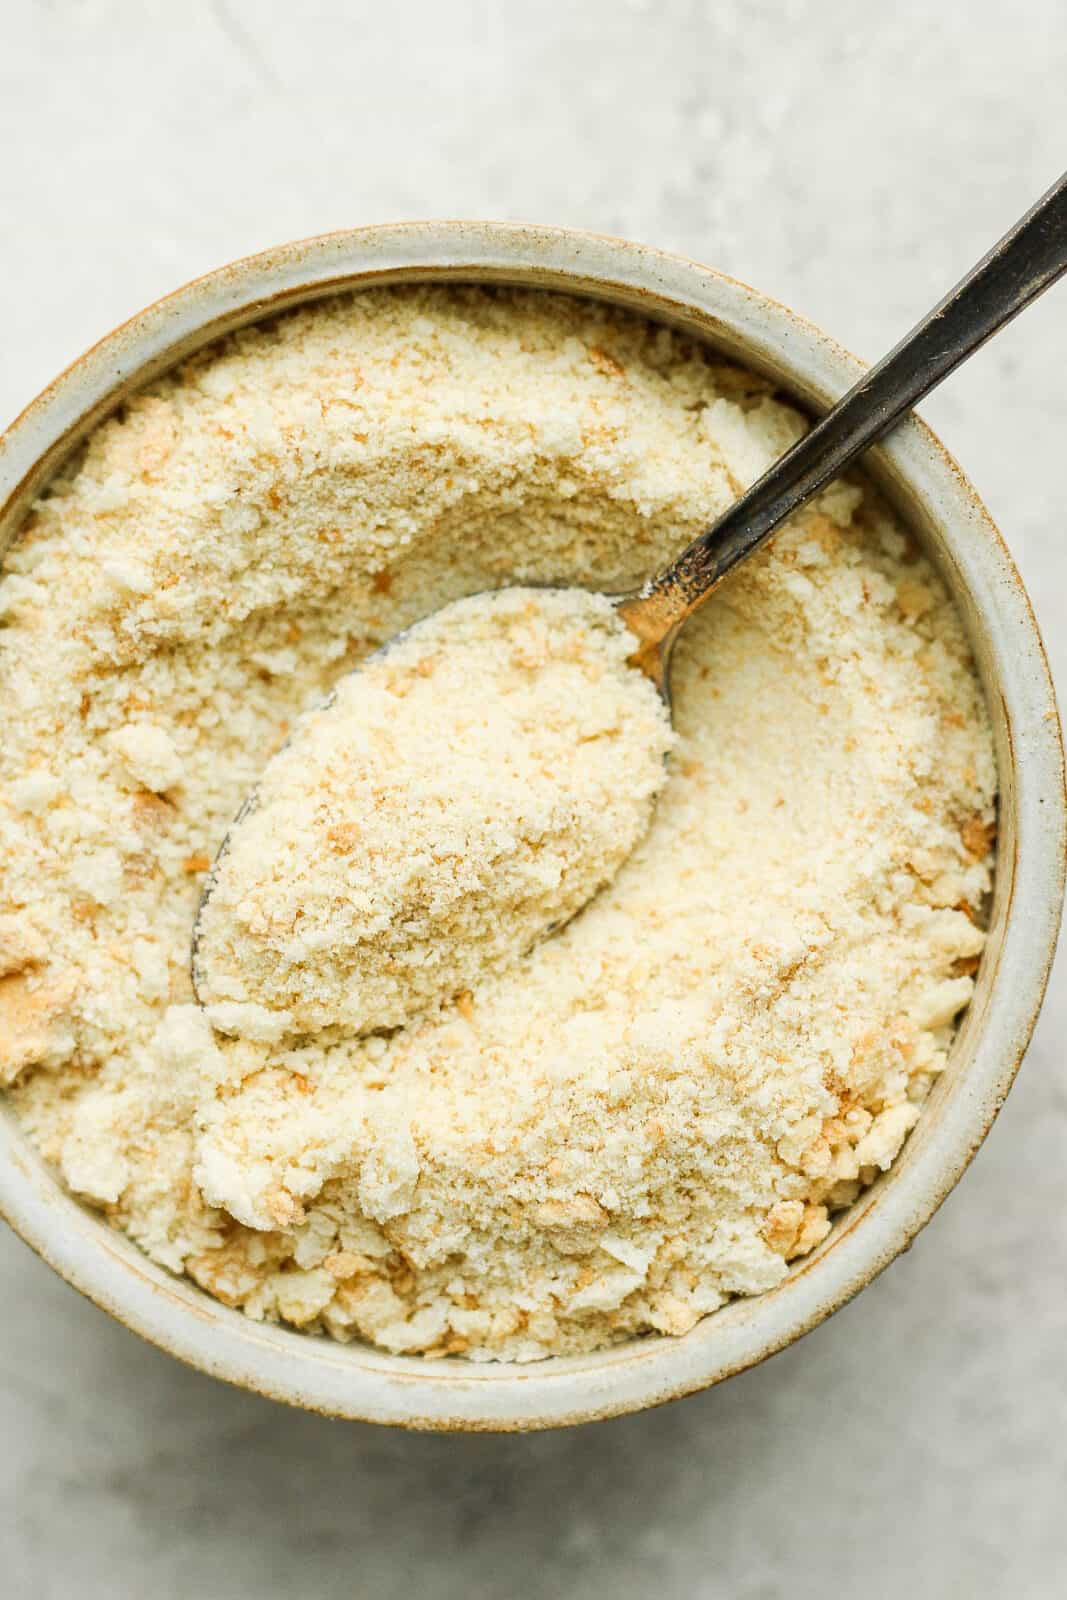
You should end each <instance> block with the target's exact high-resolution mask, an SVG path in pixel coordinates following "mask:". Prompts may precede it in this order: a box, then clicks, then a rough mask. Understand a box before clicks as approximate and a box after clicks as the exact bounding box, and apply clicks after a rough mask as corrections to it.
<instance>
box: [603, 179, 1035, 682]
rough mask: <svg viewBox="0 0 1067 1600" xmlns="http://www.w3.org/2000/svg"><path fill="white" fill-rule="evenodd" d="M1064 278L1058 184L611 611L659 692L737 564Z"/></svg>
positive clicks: (636, 659) (638, 660)
mask: <svg viewBox="0 0 1067 1600" xmlns="http://www.w3.org/2000/svg"><path fill="white" fill-rule="evenodd" d="M1064 271H1067V173H1065V174H1064V175H1063V176H1062V177H1061V178H1060V179H1059V181H1058V182H1057V183H1055V184H1053V186H1052V188H1051V189H1049V191H1048V193H1047V194H1045V195H1043V196H1042V197H1041V199H1040V200H1038V202H1037V203H1036V205H1034V206H1032V207H1031V208H1030V210H1029V211H1028V212H1027V213H1026V215H1025V216H1023V217H1021V218H1020V220H1019V221H1018V222H1017V223H1016V224H1015V226H1014V227H1013V228H1012V229H1010V231H1009V232H1008V233H1006V234H1005V235H1004V237H1003V239H1001V241H1000V243H999V244H996V245H994V246H993V248H992V250H990V251H989V253H988V255H985V256H983V257H982V259H981V261H979V262H978V264H977V266H975V267H973V268H972V269H971V271H970V272H969V273H968V274H967V276H966V277H965V278H963V279H962V280H961V282H960V283H958V284H957V285H956V287H955V288H954V289H952V290H950V291H949V293H948V294H947V295H946V296H945V298H944V299H943V300H941V301H940V302H939V303H938V304H937V305H936V306H935V307H934V309H933V310H932V311H931V312H929V313H928V315H927V316H925V317H924V318H923V320H922V321H921V322H920V323H918V324H917V326H916V327H914V328H913V329H912V330H911V332H910V333H909V334H907V335H906V337H905V338H903V339H902V340H901V341H900V343H899V344H898V345H896V346H895V348H894V349H892V350H891V351H890V352H889V354H888V355H887V356H883V358H882V360H881V361H879V363H878V365H877V366H876V367H872V368H871V370H870V371H869V372H867V373H865V374H864V376H863V377H862V378H860V379H859V381H858V382H857V383H856V384H854V385H853V387H852V388H851V389H850V390H849V391H848V393H847V394H845V395H844V396H843V398H842V399H840V400H839V401H838V402H837V404H836V405H835V406H834V407H833V409H832V410H831V411H829V412H827V414H826V416H824V417H823V418H822V420H821V421H820V422H817V423H816V424H815V426H814V427H813V428H812V429H811V431H810V432H809V433H807V434H805V436H804V437H803V438H802V439H801V440H799V441H798V443H796V444H795V445H793V447H792V448H791V449H790V450H787V451H786V453H785V455H783V456H781V457H780V458H779V460H778V461H776V462H775V463H774V465H773V466H772V467H770V468H769V469H768V471H767V472H765V473H764V475H763V477H762V478H760V479H759V480H758V481H757V482H756V483H754V484H753V485H752V487H751V488H750V489H748V490H747V491H746V492H745V493H744V494H743V495H742V496H741V498H740V499H739V500H737V501H736V502H735V503H734V504H733V505H732V506H731V507H730V508H729V510H728V511H726V512H724V514H723V515H722V516H721V517H720V518H719V519H718V521H717V522H715V523H713V524H712V526H711V527H710V528H708V529H707V530H706V532H704V533H702V534H700V535H699V537H698V538H696V539H694V540H693V543H692V544H691V545H689V546H688V547H687V548H686V549H685V550H683V552H682V554H681V555H680V556H679V557H678V559H677V560H676V561H674V562H672V564H671V565H670V566H669V567H668V568H667V569H666V570H665V571H664V572H661V573H660V574H659V576H658V577H656V578H653V579H651V581H650V582H649V583H648V584H646V586H645V587H644V589H642V590H641V592H640V593H639V594H637V595H634V596H632V597H631V598H629V599H627V600H624V601H623V602H622V603H621V604H620V606H619V611H620V613H621V615H622V616H623V617H624V618H625V620H626V622H627V624H628V626H629V627H630V628H631V630H632V631H633V632H634V633H636V634H637V636H638V638H640V639H641V641H642V645H641V649H640V650H639V651H638V652H637V654H636V655H635V657H634V664H635V665H637V666H640V667H641V668H642V670H644V671H646V672H647V673H648V675H649V676H650V677H651V678H653V679H654V680H655V681H656V682H657V683H659V685H660V687H661V688H662V687H663V686H664V683H665V677H666V672H665V668H666V655H667V653H668V651H669V648H670V645H671V643H672V642H673V639H674V635H675V634H676V633H677V631H678V629H679V628H680V627H681V625H682V623H683V622H684V621H685V619H686V617H688V616H689V615H690V614H691V613H692V612H693V611H695V610H696V608H697V606H698V605H700V603H701V602H702V601H703V600H706V599H707V597H708V595H710V594H711V592H712V591H713V590H714V589H715V588H716V587H717V586H718V585H719V584H720V583H721V582H722V580H723V578H724V577H725V576H726V574H727V573H728V572H730V571H731V569H732V568H733V567H735V566H736V565H737V563H738V562H739V561H743V560H744V559H745V557H746V556H748V555H750V554H751V553H752V551H753V550H756V549H758V548H759V546H760V545H761V544H762V543H763V542H764V540H765V539H767V538H768V537H769V535H770V534H771V533H773V532H774V530H775V528H777V527H778V525H779V523H781V522H782V521H783V520H784V519H785V518H786V517H788V516H789V514H790V513H791V512H793V511H795V510H796V509H797V507H798V506H801V505H803V504H804V502H805V501H806V500H808V499H810V498H811V496H812V495H813V494H816V493H817V492H818V490H819V489H821V488H822V487H823V486H824V485H825V484H826V483H828V482H829V481H830V479H831V478H834V477H836V476H837V474H838V473H840V472H841V471H843V470H844V468H845V467H847V466H848V465H849V463H850V462H852V461H854V460H855V458H856V457H857V456H858V455H859V454H860V453H861V452H862V451H864V450H866V448H867V446H868V445H870V444H873V443H874V441H875V440H876V439H879V438H881V436H882V435H883V434H884V433H886V432H888V430H889V429H890V428H891V427H892V426H893V424H894V423H895V422H896V421H897V419H898V418H899V417H900V415H901V413H902V412H904V411H907V410H908V408H909V407H910V406H912V405H914V404H915V402H916V401H917V400H920V399H922V397H923V395H925V394H929V392H930V390H931V389H933V388H934V387H935V386H936V385H937V384H939V383H940V382H941V380H942V378H946V377H947V376H948V374H949V373H950V372H951V371H952V370H953V369H954V368H955V367H958V366H959V365H960V363H961V362H962V361H965V360H966V359H967V357H968V356H969V355H970V354H971V353H972V351H974V350H977V349H978V347H979V346H980V345H982V344H984V343H985V341H986V340H987V339H989V338H991V337H992V335H993V334H994V333H996V332H997V330H998V329H999V328H1002V327H1003V326H1004V324H1005V323H1006V322H1009V321H1010V320H1011V318H1012V317H1014V316H1017V315H1018V313H1019V312H1020V311H1022V310H1023V308H1024V307H1025V306H1028V305H1029V304H1030V302H1031V300H1035V299H1036V298H1037V296H1038V295H1039V294H1041V293H1042V292H1043V291H1044V290H1045V289H1047V288H1048V287H1049V286H1050V284H1053V283H1055V281H1056V279H1057V278H1058V277H1059V276H1060V275H1061V273H1063V272H1064Z"/></svg>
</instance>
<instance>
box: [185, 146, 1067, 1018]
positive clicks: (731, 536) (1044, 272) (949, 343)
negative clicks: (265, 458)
mask: <svg viewBox="0 0 1067 1600" xmlns="http://www.w3.org/2000/svg"><path fill="white" fill-rule="evenodd" d="M1065 270H1067V174H1065V175H1064V177H1062V178H1061V179H1060V180H1059V182H1058V183H1056V184H1055V185H1054V186H1053V187H1052V188H1051V189H1050V190H1049V191H1048V193H1047V194H1045V195H1044V196H1043V197H1042V198H1041V199H1040V200H1039V201H1038V202H1037V203H1036V205H1034V206H1033V207H1032V208H1031V210H1029V211H1028V212H1027V213H1026V215H1025V216H1024V217H1022V218H1021V219H1020V221H1019V222H1018V223H1016V225H1015V227H1014V228H1012V229H1011V231H1010V232H1009V233H1007V234H1005V236H1004V238H1003V239H1001V241H1000V242H999V244H997V245H995V246H994V248H993V249H992V250H991V251H990V252H989V253H988V254H987V255H986V256H984V257H983V259H982V260H981V261H980V262H979V263H978V264H977V266H975V267H974V268H973V269H972V271H971V272H970V273H969V274H968V275H967V276H966V277H965V278H964V279H963V280H962V281H961V282H960V283H959V284H958V285H957V286H956V288H954V289H953V290H951V291H950V293H949V294H947V295H946V296H945V298H944V299H943V300H941V301H940V302H939V304H938V305H936V306H935V307H934V309H933V310H932V311H931V312H930V313H929V314H928V315H927V316H926V317H925V318H924V319H923V320H922V321H921V322H920V323H919V324H918V325H917V326H916V327H915V328H913V329H912V331H911V333H909V334H908V335H907V337H906V338H904V339H903V340H902V341H901V342H900V343H899V344H898V345H897V346H896V347H895V348H894V349H893V350H891V351H890V353H889V354H888V355H887V356H885V357H884V358H883V359H882V360H881V361H880V362H879V363H878V365H877V366H875V367H873V368H872V369H871V370H870V371H869V372H868V373H866V374H865V375H864V376H863V377H862V378H861V379H860V380H859V381H858V382H857V383H856V384H855V385H854V387H853V388H852V389H850V390H849V392H848V393H847V394H846V395H845V396H844V397H843V398H842V399H841V400H840V401H838V403H837V405H835V406H834V407H833V409H832V410H831V411H829V412H828V413H827V415H826V416H825V417H823V418H822V420H821V421H819V422H817V423H816V424H815V426H814V427H813V428H812V429H811V431H810V432H809V433H807V434H806V435H805V436H804V437H803V438H802V439H801V440H800V441H799V442H798V443H797V444H795V445H794V446H793V447H792V448H791V449H790V450H788V451H787V452H786V453H785V455H783V456H782V457H781V458H780V459H779V460H778V461H777V462H775V464H774V465H773V466H772V467H771V468H770V469H769V470H768V471H767V472H766V473H765V474H764V475H763V477H762V478H760V479H759V480H758V481H757V482H756V483H755V484H753V486H752V487H751V488H750V489H748V490H747V491H746V493H745V494H743V495H742V496H741V497H740V499H738V500H737V501H736V502H735V504H734V505H732V506H731V507H730V509H729V510H728V511H727V512H725V513H724V515H723V516H721V517H720V518H719V519H718V521H717V522H715V523H714V524H713V525H712V526H711V527H710V528H709V529H707V531H706V532H704V533H702V534H701V535H700V536H699V537H698V538H697V539H695V540H694V541H693V542H692V543H691V544H690V545H689V546H688V547H687V548H686V549H685V550H684V551H683V552H682V554H681V555H680V556H679V557H678V558H677V560H675V561H673V562H672V563H671V565H670V566H669V567H667V568H666V569H665V570H664V571H663V572H662V573H660V574H659V575H658V576H657V577H655V578H653V579H651V580H650V581H649V582H648V583H646V584H645V585H644V587H643V588H642V589H641V590H640V591H639V592H638V593H636V594H632V595H628V596H626V597H624V598H623V599H621V600H617V601H615V602H614V603H615V606H616V611H617V615H618V616H619V617H620V618H621V619H622V620H623V621H624V622H625V624H626V626H627V628H628V629H629V632H630V633H631V634H632V635H633V636H634V637H635V638H636V639H637V640H638V641H639V645H638V648H637V650H636V651H635V652H634V653H633V655H632V656H631V658H630V665H631V666H632V667H634V668H636V669H638V670H639V671H640V672H641V673H643V674H644V675H645V676H646V677H647V678H648V679H650V680H651V682H652V683H653V684H654V685H655V687H656V689H658V691H659V693H660V694H661V695H662V697H663V699H664V700H665V701H666V702H667V704H668V706H669V698H670V663H671V652H672V650H673V647H674V643H675V641H676V639H677V637H678V634H679V631H680V629H681V628H682V626H683V624H684V623H685V622H686V620H687V618H689V617H690V616H691V615H692V614H693V612H694V611H695V610H696V609H697V607H698V606H700V605H702V604H703V602H704V601H705V600H707V598H708V597H709V595H711V594H712V593H713V592H714V591H715V590H716V589H717V588H718V586H719V584H720V583H721V582H722V581H723V579H724V578H725V577H726V576H727V575H728V574H729V573H730V572H731V571H732V570H733V569H734V568H735V567H736V566H737V565H738V564H739V563H740V562H742V561H744V560H745V559H746V558H747V557H748V556H750V555H751V554H752V553H753V552H754V551H756V550H758V549H759V548H760V546H761V545H762V544H763V543H764V542H765V541H766V540H767V539H768V537H769V536H770V535H771V534H772V533H773V532H774V531H775V529H776V528H778V527H779V525H780V524H781V523H782V522H783V521H784V520H785V519H786V518H787V517H789V516H790V515H791V513H793V512H794V511H796V510H797V509H798V508H799V507H801V506H802V505H803V504H804V503H805V502H806V501H807V500H809V499H810V498H811V497H812V496H813V495H815V494H816V493H817V492H818V491H819V490H820V489H821V488H823V487H824V486H825V485H826V484H827V483H828V482H830V480H831V479H833V478H835V477H836V476H837V475H838V474H839V473H841V472H842V471H843V470H844V469H845V468H846V467H848V466H849V465H850V463H852V462H853V461H855V459H856V458H857V457H858V456H859V455H861V454H862V452H863V451H864V450H866V449H867V447H868V446H869V445H871V444H873V443H874V442H875V441H877V440H878V439H880V438H882V437H883V436H884V435H885V434H886V433H887V432H888V431H889V430H890V429H891V428H892V426H893V425H894V423H895V422H897V421H898V419H899V418H900V417H901V416H902V415H903V413H905V412H906V411H907V410H908V409H909V408H910V407H911V406H913V405H914V404H915V402H916V401H918V400H920V399H921V398H922V397H923V396H924V395H926V394H928V393H929V392H930V390H932V389H933V388H934V387H935V386H936V385H937V384H939V383H940V382H941V380H942V379H943V378H945V377H946V376H947V375H948V374H949V373H950V372H952V371H953V370H954V368H956V367H957V366H959V365H960V363H961V362H962V361H964V360H965V359H966V358H967V357H968V356H969V355H970V354H971V353H972V352H973V351H974V350H976V349H978V348H979V346H980V345H982V344H984V343H985V341H986V340H987V339H989V338H990V337H991V336H992V335H993V334H994V333H996V332H997V331H998V329H1000V328H1001V327H1003V326H1004V324H1005V323H1007V322H1008V321H1010V320H1011V318H1012V317H1014V316H1016V315H1017V313H1018V312H1020V311H1021V310H1023V308H1024V307H1025V306H1027V305H1028V304H1029V303H1030V302H1031V301H1032V300H1034V299H1035V298H1036V297H1037V296H1038V295H1039V294H1041V293H1042V292H1043V290H1045V289H1047V288H1048V287H1049V286H1050V285H1051V284H1052V283H1054V282H1055V281H1056V279H1057V278H1059V277H1060V275H1061V274H1062V273H1063V272H1064V271H1065ZM431 620H432V619H431ZM425 626H426V624H425V623H419V624H416V629H419V628H423V627H425ZM411 632H412V630H409V632H408V635H406V636H403V637H407V638H410V637H411ZM394 643H395V641H394ZM384 648H385V649H386V650H389V649H391V648H392V645H387V646H385V647H384ZM365 666H366V663H363V665H362V666H361V667H360V668H358V669H356V670H357V672H359V671H362V670H364V668H365ZM335 693H336V691H335ZM332 699H333V697H332V696H331V701H332ZM330 703H331V702H330V701H328V702H326V705H325V706H324V707H320V708H319V711H318V712H317V713H316V714H315V715H316V716H319V717H321V716H322V715H324V714H328V712H327V707H328V706H329V705H330ZM278 760H279V755H276V756H275V757H273V758H272V762H276V761H278ZM268 770H270V769H269V768H268ZM261 781H262V780H261ZM258 794H259V786H258V785H257V788H256V790H254V791H253V792H252V794H251V795H250V796H249V798H248V799H247V800H246V801H245V803H244V805H243V806H242V807H241V810H240V811H239V812H238V814H237V816H236V817H235V819H234V821H233V823H232V824H231V826H230V830H229V832H228V833H227V835H226V837H225V839H224V840H223V843H222V846H221V848H220V850H219V853H218V856H217V857H216V862H215V865H214V867H213V869H212V872H211V873H210V874H209V876H208V878H207V880H206V883H205V885H204V889H203V893H202V896H201V901H200V905H199V909H198V913H197V917H196V921H195V925H194V931H193V945H192V973H193V984H194V988H195V989H196V991H197V993H198V995H200V994H201V991H202V989H203V986H204V984H203V979H204V975H203V970H202V962H201V955H202V952H201V935H202V928H203V918H204V911H205V908H206V907H207V905H208V904H209V902H210V900H211V896H212V894H213V892H214V889H215V885H216V883H217V881H218V875H219V870H220V864H221V863H223V862H224V860H225V858H226V855H227V852H229V851H230V850H231V849H232V847H233V844H234V839H235V837H237V836H238V834H239V831H240V829H241V828H242V826H245V825H247V819H248V818H249V817H250V816H252V815H253V814H254V813H255V811H256V807H257V799H258ZM604 881H605V880H604V879H603V878H601V879H600V880H599V881H592V880H591V881H590V885H589V891H588V892H589V894H592V893H595V892H596V890H597V888H599V887H600V886H602V883H603V882H604ZM577 909H580V906H579V905H576V904H574V903H573V896H572V898H571V902H569V903H568V904H567V906H566V916H564V917H561V916H558V915H551V916H550V915H548V913H547V912H546V916H545V921H544V925H543V927H541V928H540V930H539V933H538V934H537V936H540V937H543V936H544V934H547V933H549V932H551V931H552V929H553V928H554V927H556V926H558V925H559V923H560V921H561V920H566V917H569V916H572V915H574V912H575V911H576V910H577ZM528 931H529V930H528ZM530 942H533V941H530ZM431 943H432V941H431ZM427 948H429V945H428V946H427ZM443 981H445V982H446V985H447V983H453V984H454V985H455V988H454V990H453V992H455V990H458V989H459V988H460V987H461V981H460V976H458V975H457V973H455V972H451V971H450V975H443ZM201 997H202V996H201ZM386 1020H388V1018H387V1019H386Z"/></svg>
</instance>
